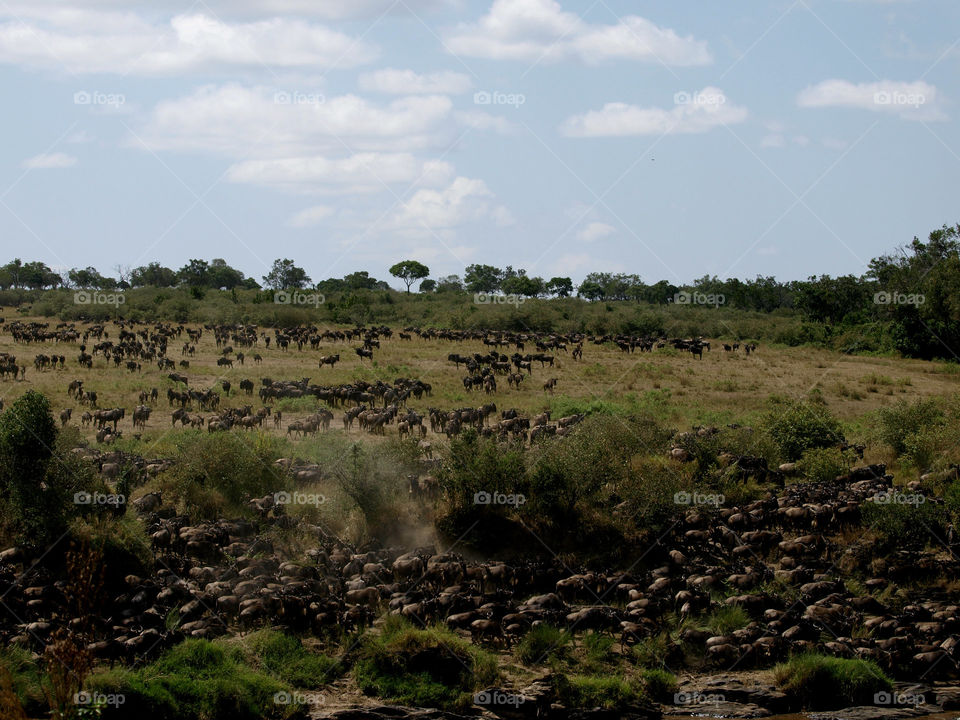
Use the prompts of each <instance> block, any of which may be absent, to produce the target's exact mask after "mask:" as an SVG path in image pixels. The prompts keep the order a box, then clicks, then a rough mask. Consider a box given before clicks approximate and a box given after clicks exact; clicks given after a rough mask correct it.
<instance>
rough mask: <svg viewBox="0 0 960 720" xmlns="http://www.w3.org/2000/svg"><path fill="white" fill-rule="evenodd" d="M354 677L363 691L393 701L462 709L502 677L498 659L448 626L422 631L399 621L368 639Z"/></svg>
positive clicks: (365, 638) (356, 665) (386, 624)
mask: <svg viewBox="0 0 960 720" xmlns="http://www.w3.org/2000/svg"><path fill="white" fill-rule="evenodd" d="M353 672H354V678H355V679H356V682H357V685H359V687H360V689H361V690H363V691H364V692H365V693H368V694H371V695H376V696H377V697H379V698H381V699H383V700H386V701H387V702H394V703H400V704H406V705H413V706H418V707H438V708H461V709H462V708H465V707H467V706H469V705H470V704H471V702H472V694H473V693H474V692H475V691H477V690H480V689H482V688H484V687H488V686H490V685H492V684H493V683H495V682H496V681H497V679H498V677H499V671H498V670H497V658H496V656H494V655H491V654H490V653H488V652H486V651H485V650H482V649H480V648H478V647H476V646H474V645H472V644H470V643H469V642H467V641H465V640H462V639H461V638H460V637H458V636H457V635H456V633H454V632H452V631H451V630H449V629H447V628H446V627H442V626H433V627H429V628H426V629H422V630H421V629H416V628H414V627H413V626H412V625H410V624H409V623H408V622H406V621H405V620H403V619H400V618H396V617H390V618H388V619H387V621H386V623H385V624H384V626H383V629H382V633H381V634H380V635H367V636H365V637H364V639H363V643H362V645H361V647H360V649H359V652H358V657H357V660H356V663H355V665H354V669H353Z"/></svg>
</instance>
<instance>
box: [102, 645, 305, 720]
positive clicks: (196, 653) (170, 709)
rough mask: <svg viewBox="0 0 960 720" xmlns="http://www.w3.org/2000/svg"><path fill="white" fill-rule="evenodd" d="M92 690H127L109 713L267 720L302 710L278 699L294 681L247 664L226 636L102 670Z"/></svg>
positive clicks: (149, 717)
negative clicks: (136, 664)
mask: <svg viewBox="0 0 960 720" xmlns="http://www.w3.org/2000/svg"><path fill="white" fill-rule="evenodd" d="M87 689H88V690H89V691H91V692H97V693H102V694H104V695H110V694H122V695H124V698H125V701H124V703H123V704H122V705H118V706H115V707H108V708H105V709H104V713H103V715H104V717H118V718H120V717H124V718H126V717H136V718H142V719H143V720H154V718H157V719H158V720H159V719H161V718H163V719H165V718H173V717H190V718H198V719H199V720H245V719H249V720H261V719H262V718H278V719H282V718H287V717H291V716H292V715H294V714H295V713H296V712H297V711H298V709H299V708H298V706H297V705H296V704H294V703H286V702H276V701H275V697H279V698H280V699H281V700H284V699H286V698H287V697H289V693H290V691H291V687H290V685H288V684H287V683H285V682H282V681H280V680H278V679H276V677H274V676H272V675H269V674H267V673H266V672H263V671H259V670H255V669H253V668H251V667H249V666H248V665H246V664H245V662H244V654H243V651H242V649H241V648H239V647H237V646H236V645H235V644H231V643H230V642H229V641H225V640H218V641H213V642H211V641H209V640H185V641H183V642H182V643H180V644H179V645H177V646H175V647H173V648H171V649H170V650H168V651H166V652H165V653H164V654H163V655H161V656H160V658H158V659H157V660H156V661H155V662H153V663H151V664H149V665H147V666H146V667H144V668H142V669H140V670H124V669H115V670H106V671H101V672H98V673H96V674H94V675H93V676H91V677H90V678H89V680H88V682H87ZM278 693H279V694H281V695H278ZM283 694H287V695H283Z"/></svg>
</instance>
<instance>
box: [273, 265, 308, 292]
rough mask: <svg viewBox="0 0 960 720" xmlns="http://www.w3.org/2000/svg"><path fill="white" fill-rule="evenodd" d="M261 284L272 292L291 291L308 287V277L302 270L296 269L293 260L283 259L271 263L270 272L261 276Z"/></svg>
mask: <svg viewBox="0 0 960 720" xmlns="http://www.w3.org/2000/svg"><path fill="white" fill-rule="evenodd" d="M263 283H264V285H266V286H267V287H268V288H272V289H273V290H292V289H294V288H303V287H306V286H307V285H309V284H310V277H309V276H308V275H307V272H306V271H305V270H304V269H303V268H301V267H297V266H296V265H295V264H294V263H293V260H289V259H287V258H284V259H283V260H274V261H273V267H272V268H270V272H269V273H267V274H266V275H264V276H263Z"/></svg>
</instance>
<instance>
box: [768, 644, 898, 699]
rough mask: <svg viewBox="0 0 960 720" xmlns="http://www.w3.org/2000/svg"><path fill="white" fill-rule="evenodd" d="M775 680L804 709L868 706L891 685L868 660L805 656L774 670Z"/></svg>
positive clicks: (814, 655)
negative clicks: (877, 694)
mask: <svg viewBox="0 0 960 720" xmlns="http://www.w3.org/2000/svg"><path fill="white" fill-rule="evenodd" d="M773 672H774V681H775V682H776V684H777V686H778V687H779V688H780V689H781V690H782V691H783V692H784V693H786V694H787V695H789V696H791V697H792V698H793V699H795V700H797V701H798V702H800V703H801V704H802V705H803V707H804V709H810V710H825V709H831V708H838V707H848V706H851V705H868V704H871V703H872V702H873V696H874V694H875V693H878V692H881V691H889V690H890V689H891V688H892V687H893V684H892V683H891V682H890V679H889V678H887V676H886V675H884V674H883V671H882V670H881V669H880V668H879V667H878V666H877V664H876V663H874V662H873V661H871V660H846V659H843V658H835V657H826V656H823V655H817V654H814V653H807V654H804V655H798V656H797V657H794V658H791V659H790V660H789V661H787V662H786V663H781V664H780V665H777V666H776V667H775V668H774V671H773Z"/></svg>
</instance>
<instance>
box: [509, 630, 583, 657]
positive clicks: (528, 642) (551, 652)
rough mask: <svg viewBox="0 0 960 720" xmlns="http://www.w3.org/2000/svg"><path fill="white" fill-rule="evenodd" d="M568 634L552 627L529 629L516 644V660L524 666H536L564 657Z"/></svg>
mask: <svg viewBox="0 0 960 720" xmlns="http://www.w3.org/2000/svg"><path fill="white" fill-rule="evenodd" d="M570 640H571V637H570V634H569V633H568V632H566V631H565V630H560V629H559V628H555V627H554V626H553V625H546V624H544V625H537V626H536V627H532V628H530V630H529V631H528V632H527V634H526V635H524V636H523V638H522V639H521V640H520V642H519V643H518V644H517V649H516V655H517V659H518V660H519V661H520V662H522V663H523V664H524V665H538V664H541V663H544V662H546V661H547V660H549V659H551V658H557V657H560V656H562V655H564V654H565V653H566V651H567V646H568V645H569V644H570Z"/></svg>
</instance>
